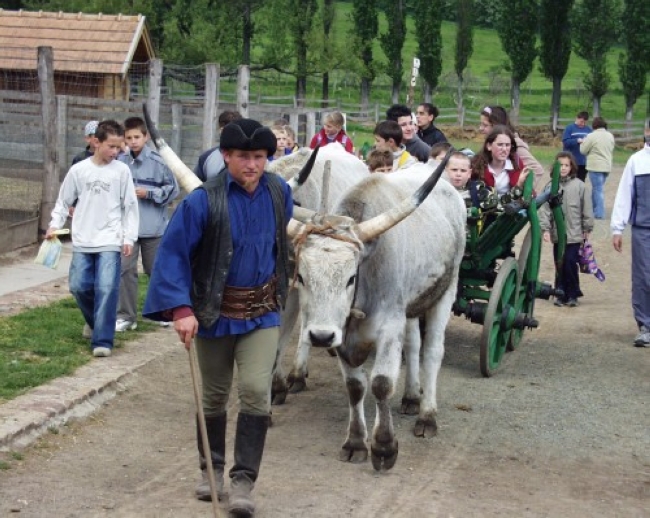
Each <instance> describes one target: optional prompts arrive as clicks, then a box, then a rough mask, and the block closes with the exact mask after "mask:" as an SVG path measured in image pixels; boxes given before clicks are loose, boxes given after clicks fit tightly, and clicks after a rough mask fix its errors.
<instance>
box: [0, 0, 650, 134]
mask: <svg viewBox="0 0 650 518" xmlns="http://www.w3.org/2000/svg"><path fill="white" fill-rule="evenodd" d="M349 3H351V4H352V6H351V7H352V9H351V14H350V17H351V22H352V25H353V27H354V33H353V34H352V35H348V34H341V33H340V32H337V29H336V27H335V25H334V23H333V22H334V19H335V13H336V9H337V7H339V6H340V4H341V2H335V1H334V0H272V1H271V0H229V1H218V0H9V1H2V0H0V7H5V8H9V9H16V8H28V9H43V10H64V11H73V12H76V11H83V12H104V13H118V12H122V13H125V14H135V13H143V14H145V15H146V16H147V18H148V20H149V26H150V29H151V32H152V35H153V37H154V40H155V42H156V44H157V48H158V49H160V54H161V56H162V57H163V59H165V60H166V61H168V62H171V63H178V64H188V65H189V64H201V63H205V62H219V63H221V64H222V65H223V66H233V67H234V66H236V65H238V64H247V65H250V66H251V70H252V71H253V72H254V71H256V70H260V69H274V70H277V71H280V72H283V73H286V74H288V75H291V76H293V77H294V78H295V84H296V97H297V98H298V99H304V98H305V96H306V91H307V79H308V78H310V77H311V78H313V77H320V78H322V98H323V99H328V98H329V94H330V92H329V90H330V86H329V79H330V77H329V75H330V71H331V70H335V69H338V70H345V71H349V72H352V73H354V74H356V75H357V76H358V77H359V78H360V85H361V86H360V90H361V91H360V96H361V102H362V104H367V103H369V100H370V94H371V88H372V85H373V81H374V80H375V79H376V77H377V75H378V74H380V73H385V74H387V75H388V76H389V77H390V79H391V82H392V94H391V101H392V102H397V100H398V99H399V93H400V89H401V88H402V87H403V84H404V76H405V73H406V74H407V73H408V72H409V70H407V69H405V64H404V62H403V57H402V56H403V48H404V43H405V41H406V34H407V33H406V31H407V29H406V27H407V26H406V19H407V16H412V18H413V20H414V22H415V28H416V40H417V42H418V46H417V56H418V57H419V59H420V62H421V66H420V69H419V72H420V76H421V78H422V80H423V95H424V98H425V100H427V101H430V100H431V97H432V95H433V93H434V91H435V90H436V88H437V87H438V81H439V79H440V76H441V73H442V59H441V51H442V37H441V22H442V19H443V18H445V19H451V20H454V21H455V23H456V25H457V33H456V41H455V47H454V71H455V74H456V76H457V78H458V91H457V98H456V102H457V105H458V108H459V110H462V109H463V79H464V75H465V71H466V69H467V64H468V61H469V59H470V57H471V55H472V53H473V27H474V26H475V25H476V24H477V18H479V20H478V21H479V22H480V23H481V24H482V25H487V26H493V27H494V28H495V29H496V30H497V32H498V35H499V38H500V40H501V44H502V47H503V50H504V51H505V53H506V54H507V56H508V62H507V71H508V72H509V75H510V83H511V89H510V97H511V113H512V116H513V119H515V120H516V119H517V117H518V114H519V104H520V94H519V92H520V85H521V84H522V83H523V82H524V81H525V80H526V79H527V78H528V76H529V75H530V74H531V72H532V70H533V66H534V62H535V59H536V58H539V62H540V68H541V71H542V72H543V74H544V76H545V77H546V78H547V79H549V81H551V82H552V85H553V94H552V101H551V107H550V111H551V114H552V124H553V128H554V129H555V128H556V127H557V120H558V118H559V111H560V102H561V94H562V80H563V78H564V77H565V75H566V73H567V69H568V65H569V58H570V56H571V53H572V52H575V53H576V54H577V55H578V56H580V57H581V58H583V59H584V60H585V61H586V62H587V64H588V67H589V71H588V73H587V74H586V75H585V77H584V85H585V88H586V90H587V91H588V92H589V93H590V95H591V97H592V102H593V111H594V113H595V114H599V112H600V104H601V99H602V97H603V96H604V95H605V94H606V93H607V91H608V89H609V87H610V84H611V80H612V78H611V71H609V70H607V64H606V59H605V56H606V54H607V53H608V52H609V51H610V50H611V49H612V47H613V46H614V45H615V44H619V45H620V46H621V52H620V60H619V66H618V74H619V78H620V81H621V84H622V86H623V93H624V96H625V104H626V119H631V118H632V110H633V107H634V105H635V103H636V101H637V100H638V99H639V97H641V96H642V95H643V94H644V91H645V88H646V80H647V75H648V72H649V71H650V2H648V1H647V0H490V1H487V0H351V2H349ZM380 15H383V16H384V17H385V19H386V29H385V31H383V32H380V29H379V17H380ZM376 43H378V45H379V47H380V49H381V51H382V53H383V55H384V57H383V58H382V56H378V55H377V54H378V53H377V52H376Z"/></svg>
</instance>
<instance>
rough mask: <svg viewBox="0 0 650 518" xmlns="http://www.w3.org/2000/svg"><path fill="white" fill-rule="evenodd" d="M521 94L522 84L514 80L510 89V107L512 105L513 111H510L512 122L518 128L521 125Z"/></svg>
mask: <svg viewBox="0 0 650 518" xmlns="http://www.w3.org/2000/svg"><path fill="white" fill-rule="evenodd" d="M520 92H521V84H520V83H519V81H516V80H515V79H513V80H512V86H511V88H510V105H511V108H512V109H511V110H510V122H512V125H513V126H516V125H517V124H519V102H520V97H519V94H520Z"/></svg>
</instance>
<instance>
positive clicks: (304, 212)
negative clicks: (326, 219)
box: [293, 205, 316, 223]
mask: <svg viewBox="0 0 650 518" xmlns="http://www.w3.org/2000/svg"><path fill="white" fill-rule="evenodd" d="M314 214H316V211H315V210H311V209H306V208H305V207H298V206H297V205H294V206H293V219H295V220H298V221H299V222H301V223H307V222H309V221H311V219H312V217H313V216H314Z"/></svg>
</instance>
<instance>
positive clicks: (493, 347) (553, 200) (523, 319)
mask: <svg viewBox="0 0 650 518" xmlns="http://www.w3.org/2000/svg"><path fill="white" fill-rule="evenodd" d="M551 177H552V180H551V186H550V189H546V190H545V191H543V192H542V193H541V194H540V195H538V196H537V197H535V196H534V194H533V174H529V175H528V178H527V179H526V182H525V184H524V187H523V190H522V192H519V193H514V194H513V197H512V199H505V200H503V199H502V200H500V201H499V203H498V204H496V203H495V204H494V205H495V206H494V207H492V208H487V209H485V208H483V209H479V208H475V207H472V208H469V209H468V218H467V244H466V247H465V256H464V258H463V261H462V263H461V267H460V273H459V280H458V294H457V297H456V301H455V302H454V306H453V309H452V310H453V312H454V314H455V315H456V316H461V315H464V316H465V317H466V318H467V319H468V320H470V321H471V322H473V323H475V324H480V325H482V326H483V332H482V334H481V343H480V347H481V349H480V368H481V373H482V374H483V375H484V376H486V377H489V376H492V374H494V372H495V371H496V369H497V368H498V367H499V365H500V363H501V361H502V360H503V357H504V355H505V353H506V352H507V351H514V350H515V349H516V348H517V347H518V346H519V344H520V343H521V340H522V337H523V334H524V331H525V330H526V329H533V328H536V327H537V326H538V321H537V320H536V319H535V316H534V310H535V299H538V298H540V299H547V300H548V299H549V298H550V297H551V296H555V297H561V296H562V295H563V294H562V293H560V292H559V290H555V289H554V288H553V286H551V285H550V284H548V283H543V282H540V281H539V280H538V276H539V267H540V253H541V241H542V233H541V230H540V226H539V217H538V214H537V210H538V208H539V207H541V206H542V205H543V204H544V203H549V204H550V207H551V209H552V211H553V217H554V219H555V222H556V226H557V229H558V236H559V237H560V240H559V243H558V254H557V257H556V258H555V264H556V271H557V269H558V268H560V265H561V260H562V257H563V256H564V248H565V245H566V237H565V231H564V217H563V215H562V198H561V191H560V181H559V180H560V168H559V164H557V163H556V164H555V166H554V167H553V173H552V175H551ZM487 221H489V224H487ZM524 229H527V230H526V235H525V237H524V240H523V242H522V245H521V248H520V249H519V251H518V253H517V254H515V252H514V239H515V237H516V236H517V235H518V234H519V233H520V232H521V231H523V230H524Z"/></svg>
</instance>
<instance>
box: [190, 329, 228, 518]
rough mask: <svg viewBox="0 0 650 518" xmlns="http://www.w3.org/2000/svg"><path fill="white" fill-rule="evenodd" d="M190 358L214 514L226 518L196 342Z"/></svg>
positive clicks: (218, 517)
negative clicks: (215, 475)
mask: <svg viewBox="0 0 650 518" xmlns="http://www.w3.org/2000/svg"><path fill="white" fill-rule="evenodd" d="M187 352H188V354H189V357H190V374H191V375H192V386H193V388H194V402H195V403H196V411H197V414H198V421H199V430H200V432H201V443H202V444H203V452H204V456H205V463H206V469H207V470H208V481H209V482H210V495H211V496H212V514H213V516H214V518H224V514H223V513H222V512H221V508H220V507H219V498H218V497H217V481H216V480H215V479H214V470H213V468H212V453H211V450H210V441H208V430H207V428H206V426H205V414H204V413H203V403H202V402H201V387H200V383H199V379H200V376H201V374H200V372H199V367H198V360H197V357H196V349H195V343H194V340H192V343H191V344H190V348H189V349H188V350H187Z"/></svg>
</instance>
